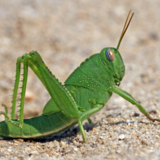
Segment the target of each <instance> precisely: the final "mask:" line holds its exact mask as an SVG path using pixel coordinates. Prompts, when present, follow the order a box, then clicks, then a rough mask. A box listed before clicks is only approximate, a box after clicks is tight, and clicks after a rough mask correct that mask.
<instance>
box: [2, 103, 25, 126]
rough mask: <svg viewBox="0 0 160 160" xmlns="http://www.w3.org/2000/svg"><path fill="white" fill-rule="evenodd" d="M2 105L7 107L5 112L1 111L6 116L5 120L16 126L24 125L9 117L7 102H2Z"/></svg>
mask: <svg viewBox="0 0 160 160" xmlns="http://www.w3.org/2000/svg"><path fill="white" fill-rule="evenodd" d="M2 106H3V107H4V108H5V112H3V111H0V115H1V114H3V115H4V117H5V121H7V122H9V123H10V124H12V125H14V126H16V127H20V128H22V127H23V124H21V123H19V122H17V121H13V120H11V119H10V118H9V117H8V115H7V114H8V109H7V106H6V105H5V104H2Z"/></svg>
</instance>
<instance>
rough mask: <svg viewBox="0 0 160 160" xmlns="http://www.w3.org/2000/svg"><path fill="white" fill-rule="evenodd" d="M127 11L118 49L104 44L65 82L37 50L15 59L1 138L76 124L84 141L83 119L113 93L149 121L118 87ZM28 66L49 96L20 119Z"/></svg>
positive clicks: (46, 132) (35, 134) (45, 133)
mask: <svg viewBox="0 0 160 160" xmlns="http://www.w3.org/2000/svg"><path fill="white" fill-rule="evenodd" d="M130 13H131V11H129V13H128V16H127V19H126V21H125V24H124V27H123V30H122V33H121V36H120V39H119V42H118V45H117V48H112V47H107V48H104V49H102V51H101V52H100V53H98V54H94V55H92V56H91V57H89V58H88V59H86V60H85V61H84V62H82V63H81V65H80V66H79V67H78V68H77V69H75V70H74V71H73V73H72V74H71V75H70V76H69V77H68V79H67V80H66V81H65V83H64V85H63V84H61V82H59V81H58V79H57V78H56V77H55V76H54V75H53V74H52V73H51V71H50V70H49V69H48V68H47V66H46V65H45V63H44V62H43V60H42V58H41V56H40V55H39V54H38V52H36V51H31V52H30V53H29V54H24V55H23V56H22V57H19V58H18V59H17V63H16V79H15V85H14V90H13V100H12V107H11V109H12V111H11V118H9V116H8V110H7V107H6V105H4V104H2V105H3V107H4V108H5V112H0V114H3V115H4V117H5V121H2V122H0V137H3V138H27V139H28V138H38V137H43V136H49V135H52V134H56V133H59V132H61V131H63V130H65V129H68V128H70V127H72V126H74V125H75V124H77V123H78V125H79V128H80V131H81V134H82V137H83V141H84V142H86V141H87V138H86V134H85V131H84V128H83V125H82V122H83V121H84V120H85V119H88V121H89V123H91V120H90V118H89V117H90V116H91V115H92V114H94V113H96V112H98V111H99V110H101V109H102V108H103V107H104V105H105V103H106V102H107V101H108V100H109V98H110V97H111V95H112V93H113V92H114V93H116V94H118V95H119V96H121V97H123V98H124V99H126V100H127V101H129V102H130V103H132V104H133V105H136V106H137V107H138V109H139V110H140V111H141V112H142V113H143V114H144V115H145V116H146V117H147V118H148V119H149V120H151V121H153V122H154V121H159V122H160V119H153V118H152V117H151V116H150V115H149V113H148V112H147V111H146V110H145V109H144V108H143V107H142V106H141V105H140V104H139V103H138V102H137V101H136V100H135V99H134V98H133V97H132V96H131V95H130V94H129V93H127V92H125V91H124V90H122V89H120V88H118V86H119V85H120V82H121V80H122V78H123V76H124V74H125V66H124V63H123V60H122V58H121V55H120V53H119V51H118V49H119V46H120V43H121V41H122V38H123V37H124V34H125V32H126V30H127V28H128V26H129V24H130V22H131V19H132V17H133V15H134V13H132V15H131V17H130V18H129V16H130ZM21 64H23V79H22V86H21V93H20V94H21V96H20V99H19V100H20V105H19V108H20V110H19V119H18V120H16V119H15V111H16V101H17V94H18V88H19V81H20V72H21ZM28 67H30V68H31V69H32V70H33V72H34V73H35V74H36V75H37V77H38V78H39V79H40V80H41V82H42V83H43V85H44V86H45V88H46V89H47V91H48V92H49V94H50V96H51V99H50V100H49V101H48V102H47V103H46V105H45V107H44V109H43V113H42V115H40V116H38V117H33V118H31V119H23V110H24V99H25V91H26V84H27V75H28Z"/></svg>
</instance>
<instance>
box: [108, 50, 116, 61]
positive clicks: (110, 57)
mask: <svg viewBox="0 0 160 160" xmlns="http://www.w3.org/2000/svg"><path fill="white" fill-rule="evenodd" d="M106 57H107V58H108V60H109V61H111V62H112V61H114V59H115V57H114V53H113V51H112V50H111V49H107V50H106Z"/></svg>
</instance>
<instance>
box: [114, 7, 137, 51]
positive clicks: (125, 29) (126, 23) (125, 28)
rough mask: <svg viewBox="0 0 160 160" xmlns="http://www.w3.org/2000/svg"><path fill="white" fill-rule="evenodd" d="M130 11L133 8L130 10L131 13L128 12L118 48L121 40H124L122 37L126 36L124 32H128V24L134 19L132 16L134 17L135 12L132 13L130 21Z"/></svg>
mask: <svg viewBox="0 0 160 160" xmlns="http://www.w3.org/2000/svg"><path fill="white" fill-rule="evenodd" d="M130 13H131V10H130V11H129V13H128V16H127V19H126V21H125V24H124V27H123V30H122V33H121V36H120V38H119V42H118V45H117V50H118V49H119V46H120V44H121V41H122V39H123V37H124V34H125V33H126V31H127V28H128V26H129V24H130V22H131V20H132V17H133V15H134V12H133V13H132V15H131V17H130V19H129V21H128V18H129V15H130Z"/></svg>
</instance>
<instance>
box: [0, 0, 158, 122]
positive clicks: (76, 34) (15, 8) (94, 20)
mask: <svg viewBox="0 0 160 160" xmlns="http://www.w3.org/2000/svg"><path fill="white" fill-rule="evenodd" d="M159 8H160V1H159V0H152V1H150V0H146V1H139V0H130V1H128V0H121V1H117V0H101V1H98V0H92V1H91V0H76V1H73V0H45V2H44V1H43V0H34V1H33V0H16V1H14V0H9V1H8V0H1V1H0V95H1V96H0V104H1V103H5V104H6V105H8V106H11V103H10V101H11V100H12V99H11V96H10V95H11V94H12V89H13V83H14V76H15V67H16V59H17V58H18V57H19V56H22V55H23V54H24V53H29V52H30V51H32V50H37V51H38V52H39V53H40V55H41V56H42V58H43V60H44V62H45V63H46V65H47V66H48V68H50V70H51V71H52V73H53V74H54V75H55V76H56V77H57V78H58V79H59V80H60V81H61V82H62V83H63V82H64V81H65V80H66V78H67V77H68V76H69V75H70V74H71V73H72V71H73V70H74V69H75V68H76V67H78V66H79V65H80V63H81V62H82V61H84V60H85V59H86V58H87V57H89V56H91V55H92V54H94V53H99V52H100V51H101V49H103V48H104V47H116V46H117V43H118V40H119V37H120V34H121V31H122V28H123V26H124V22H125V20H126V17H127V14H128V12H129V10H130V9H131V10H132V12H134V13H135V15H134V17H133V19H132V22H131V24H130V26H129V29H128V30H127V33H126V35H125V36H124V39H123V41H122V43H121V46H120V49H119V51H120V53H121V55H122V57H123V60H124V64H125V66H126V74H125V77H124V79H123V81H122V83H121V88H123V89H124V90H126V91H128V92H129V93H131V94H132V95H133V96H134V97H135V98H137V99H138V100H141V102H142V104H143V105H144V106H145V107H146V108H147V107H150V106H151V105H152V106H153V107H155V108H156V109H157V108H158V107H159V108H160V101H159V93H160V63H159V61H160V45H159V43H160V40H159V37H160V9H159ZM153 95H154V96H153ZM49 99H50V96H49V94H48V92H47V91H46V90H45V88H44V86H43V85H42V84H41V82H40V81H39V80H38V78H37V77H36V76H35V75H34V73H33V72H32V71H31V70H29V75H28V83H27V91H26V101H25V109H24V115H25V118H29V117H33V116H36V115H39V114H40V113H41V112H42V109H43V107H44V105H45V103H46V102H47V101H48V100H49ZM150 99H152V100H153V99H154V102H150V101H151V100H150ZM126 104H127V107H128V112H129V113H132V112H134V110H136V111H137V109H136V108H133V106H132V107H131V106H130V105H129V103H127V102H126V101H124V100H122V99H121V98H119V97H118V96H116V95H114V97H113V98H111V100H110V101H109V103H107V107H110V108H113V109H114V108H117V107H119V111H120V112H121V111H123V110H125V111H126V108H125V106H126ZM107 107H105V108H104V109H103V114H105V113H107ZM131 108H132V109H133V110H132V111H130V109H131ZM0 110H3V108H2V107H1V108H0ZM98 114H102V111H101V112H100V113H98ZM93 117H94V118H95V120H98V119H100V118H101V116H98V115H96V116H93ZM1 118H2V119H3V117H2V116H1Z"/></svg>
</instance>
